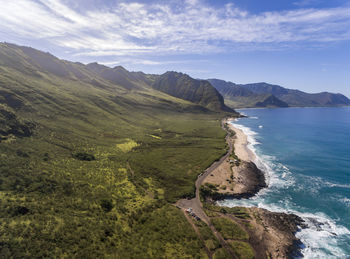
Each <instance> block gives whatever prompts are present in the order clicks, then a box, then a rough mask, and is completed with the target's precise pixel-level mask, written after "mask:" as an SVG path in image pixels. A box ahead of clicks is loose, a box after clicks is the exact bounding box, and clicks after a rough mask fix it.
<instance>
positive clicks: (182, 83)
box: [153, 72, 233, 112]
mask: <svg viewBox="0 0 350 259" xmlns="http://www.w3.org/2000/svg"><path fill="white" fill-rule="evenodd" d="M153 88H154V89H156V90H159V91H162V92H164V93H167V94H170V95H172V96H175V97H178V98H181V99H184V100H188V101H190V102H193V103H197V104H200V105H202V106H204V107H206V108H208V109H210V110H214V111H222V110H224V111H230V112H233V110H231V109H230V108H228V107H226V106H225V104H224V99H223V97H222V96H221V95H220V93H219V92H218V91H217V90H216V89H215V88H214V87H213V86H212V85H211V84H210V83H209V82H208V81H205V80H196V79H193V78H191V77H189V76H188V75H186V74H183V73H177V72H166V73H165V74H163V75H160V76H158V77H156V79H155V81H154V83H153Z"/></svg>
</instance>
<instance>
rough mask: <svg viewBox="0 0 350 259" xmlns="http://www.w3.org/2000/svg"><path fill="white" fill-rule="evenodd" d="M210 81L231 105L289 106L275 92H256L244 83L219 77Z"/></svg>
mask: <svg viewBox="0 0 350 259" xmlns="http://www.w3.org/2000/svg"><path fill="white" fill-rule="evenodd" d="M208 81H209V82H210V83H211V84H212V85H213V86H214V87H215V88H216V89H217V90H218V91H219V92H220V93H221V94H222V95H223V97H224V98H225V103H227V105H229V106H230V107H238V108H240V107H287V106H288V104H287V103H285V102H283V101H281V100H280V99H278V98H277V97H276V96H274V95H273V94H269V93H256V92H254V91H251V90H250V89H248V88H245V87H243V86H242V85H237V84H235V83H232V82H226V81H224V80H219V79H208Z"/></svg>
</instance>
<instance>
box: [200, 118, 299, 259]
mask: <svg viewBox="0 0 350 259" xmlns="http://www.w3.org/2000/svg"><path fill="white" fill-rule="evenodd" d="M229 122H230V120H226V121H224V123H225V127H226V129H227V130H228V132H229V135H230V138H229V139H228V141H232V144H233V145H234V152H232V154H231V155H230V156H229V158H227V159H226V160H225V161H224V162H223V163H222V164H221V165H220V166H219V167H217V168H216V169H215V170H214V171H213V172H212V173H211V174H210V175H208V176H207V177H206V179H205V180H204V182H203V185H202V187H201V195H202V197H204V199H205V200H206V202H208V203H209V204H212V205H213V206H214V204H215V201H217V200H222V199H228V198H230V199H242V198H251V197H253V196H254V195H256V194H257V193H258V192H259V191H260V190H261V189H262V188H265V187H267V183H266V179H265V175H264V173H263V172H262V171H261V170H260V169H259V168H257V166H256V165H255V163H254V162H253V160H254V159H255V156H254V154H253V153H252V152H251V151H250V150H249V149H248V148H247V145H248V140H247V136H245V134H244V133H243V132H242V131H241V130H240V129H238V128H235V127H233V126H232V124H230V123H229ZM215 207H216V206H215ZM222 209H224V210H222ZM242 209H244V210H245V213H246V216H245V217H244V218H243V219H242V218H241V217H240V216H239V215H238V216H237V215H235V214H230V209H228V208H225V207H221V210H219V211H218V212H216V213H220V214H221V213H222V211H226V212H225V213H224V214H222V215H221V216H225V217H227V216H230V217H231V218H232V219H233V220H235V221H236V222H237V223H239V224H240V225H241V226H244V228H245V229H246V231H247V232H248V233H249V236H250V238H249V244H250V245H251V246H252V247H253V249H254V251H255V258H293V257H298V256H300V249H301V245H302V244H301V242H300V240H298V239H297V238H296V236H295V233H296V232H297V231H298V230H300V229H301V228H303V227H305V224H304V221H303V219H301V218H300V217H299V216H297V215H294V214H287V213H277V212H271V211H268V210H265V209H262V208H255V207H253V208H242ZM218 215H219V214H218ZM246 226H249V227H246Z"/></svg>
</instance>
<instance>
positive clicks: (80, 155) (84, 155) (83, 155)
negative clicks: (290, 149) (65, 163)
mask: <svg viewBox="0 0 350 259" xmlns="http://www.w3.org/2000/svg"><path fill="white" fill-rule="evenodd" d="M73 157H74V158H76V159H78V160H82V161H92V160H96V158H95V156H94V155H92V154H88V153H85V152H77V153H75V154H73Z"/></svg>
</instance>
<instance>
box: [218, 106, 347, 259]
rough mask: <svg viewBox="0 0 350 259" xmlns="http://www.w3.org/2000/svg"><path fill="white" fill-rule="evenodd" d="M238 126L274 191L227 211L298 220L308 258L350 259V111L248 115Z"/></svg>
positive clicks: (263, 111)
mask: <svg viewBox="0 0 350 259" xmlns="http://www.w3.org/2000/svg"><path fill="white" fill-rule="evenodd" d="M240 112H241V113H243V114H245V115H247V116H249V118H243V119H239V120H238V121H236V122H235V123H234V124H236V126H237V127H240V128H241V129H242V130H243V131H244V132H245V133H246V134H247V135H248V141H249V142H250V144H249V147H250V148H251V149H252V150H253V152H255V153H256V155H257V159H256V161H255V162H256V164H257V165H258V167H260V168H261V169H263V170H264V171H265V172H266V176H267V178H268V183H269V187H268V188H267V189H264V190H262V191H261V192H260V193H259V194H258V195H257V196H256V197H253V198H251V199H248V200H240V201H237V200H225V201H222V202H220V203H221V204H222V205H226V206H236V205H244V206H259V207H263V208H267V209H270V210H273V211H285V212H293V213H295V214H298V215H299V216H301V217H302V218H304V219H305V221H306V223H307V224H308V226H309V228H307V229H304V230H301V231H300V232H298V233H297V236H298V237H299V238H300V239H301V241H302V242H303V244H304V248H303V249H302V253H303V255H304V256H305V258H350V107H344V108H284V109H283V108H282V109H246V110H240Z"/></svg>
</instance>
